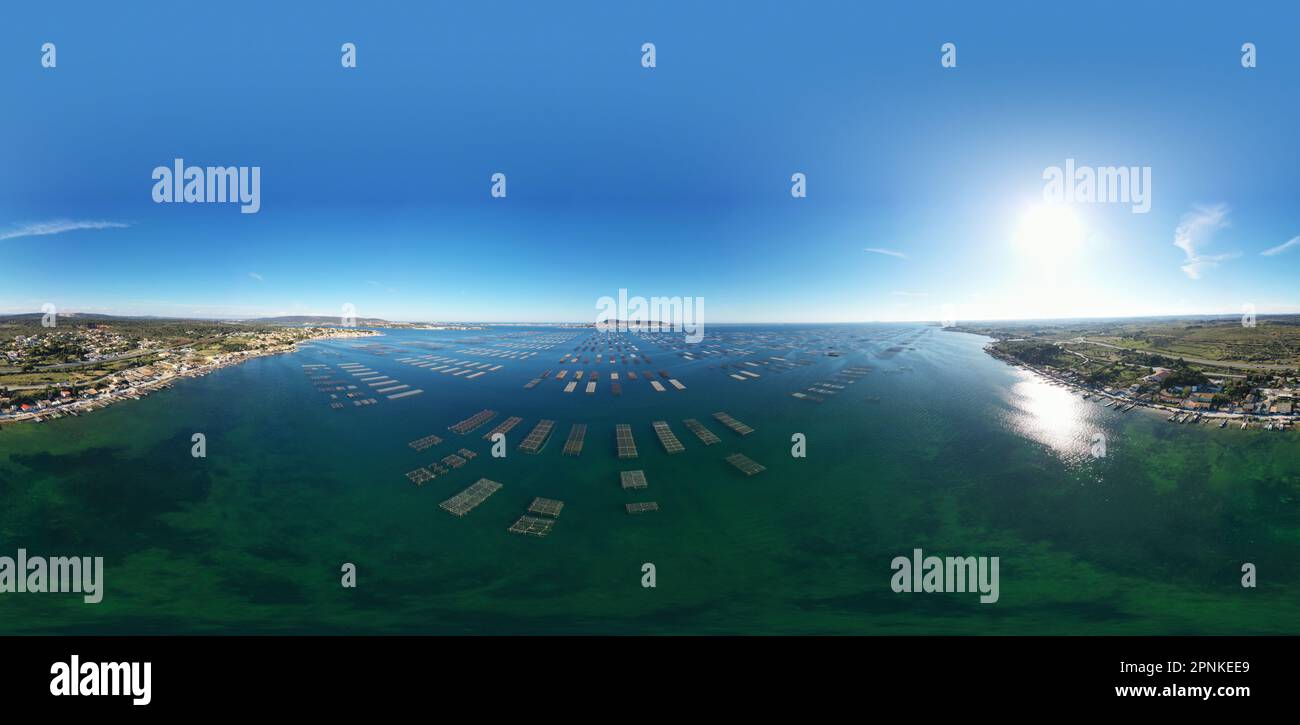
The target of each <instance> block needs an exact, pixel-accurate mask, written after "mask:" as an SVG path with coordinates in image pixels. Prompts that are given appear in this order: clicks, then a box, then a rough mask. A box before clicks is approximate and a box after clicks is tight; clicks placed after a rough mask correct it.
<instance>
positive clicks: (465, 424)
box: [447, 408, 497, 435]
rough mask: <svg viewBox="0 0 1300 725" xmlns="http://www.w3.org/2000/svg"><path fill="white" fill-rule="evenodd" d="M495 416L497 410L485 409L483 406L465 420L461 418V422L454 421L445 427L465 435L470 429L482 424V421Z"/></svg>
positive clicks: (484, 421)
mask: <svg viewBox="0 0 1300 725" xmlns="http://www.w3.org/2000/svg"><path fill="white" fill-rule="evenodd" d="M495 417H497V412H496V411H495V410H487V409H486V408H485V409H483V410H480V411H479V412H477V413H475V414H474V415H471V416H470V417H468V418H466V419H465V420H462V421H461V422H459V423H456V424H455V425H451V426H447V429H448V430H450V431H451V432H453V433H459V434H460V435H466V434H467V433H469V432H470V431H472V430H474V429H475V428H477V427H479V426H481V425H483V424H484V423H486V422H488V421H489V420H492V419H493V418H495Z"/></svg>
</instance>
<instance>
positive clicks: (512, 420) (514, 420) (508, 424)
mask: <svg viewBox="0 0 1300 725" xmlns="http://www.w3.org/2000/svg"><path fill="white" fill-rule="evenodd" d="M522 422H524V419H523V418H520V417H519V416H517V415H512V416H510V417H509V418H506V419H505V420H503V421H501V422H500V423H497V426H496V427H495V428H493V429H492V430H490V431H488V432H487V433H484V434H483V440H485V441H490V440H492V436H494V435H496V434H497V433H502V434H504V433H509V432H510V431H511V430H512V429H513V428H514V427H515V426H517V425H519V424H520V423H522Z"/></svg>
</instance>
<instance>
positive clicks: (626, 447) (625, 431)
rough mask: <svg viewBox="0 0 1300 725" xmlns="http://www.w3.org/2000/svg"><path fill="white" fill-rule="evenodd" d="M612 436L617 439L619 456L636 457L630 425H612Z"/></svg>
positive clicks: (634, 442)
mask: <svg viewBox="0 0 1300 725" xmlns="http://www.w3.org/2000/svg"><path fill="white" fill-rule="evenodd" d="M614 436H615V438H616V439H617V440H618V457H619V458H636V457H637V455H636V441H635V440H634V439H633V438H632V426H630V425H628V424H626V423H619V424H618V425H616V426H614Z"/></svg>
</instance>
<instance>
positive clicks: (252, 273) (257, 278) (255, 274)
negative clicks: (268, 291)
mask: <svg viewBox="0 0 1300 725" xmlns="http://www.w3.org/2000/svg"><path fill="white" fill-rule="evenodd" d="M248 276H249V277H252V278H253V279H255V280H257V281H258V282H265V281H266V280H264V279H262V275H260V274H258V273H257V272H249V273H248Z"/></svg>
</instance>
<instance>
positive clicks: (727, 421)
mask: <svg viewBox="0 0 1300 725" xmlns="http://www.w3.org/2000/svg"><path fill="white" fill-rule="evenodd" d="M713 417H714V418H716V419H717V420H718V422H719V423H721V424H723V425H725V426H727V427H728V428H730V429H732V430H734V431H736V432H737V433H739V434H740V435H742V436H747V435H749V434H750V433H753V432H754V429H753V428H750V427H749V426H747V425H745V424H744V423H741V422H740V421H738V420H736V419H735V418H732V417H731V416H729V415H727V414H726V413H714V414H713Z"/></svg>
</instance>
